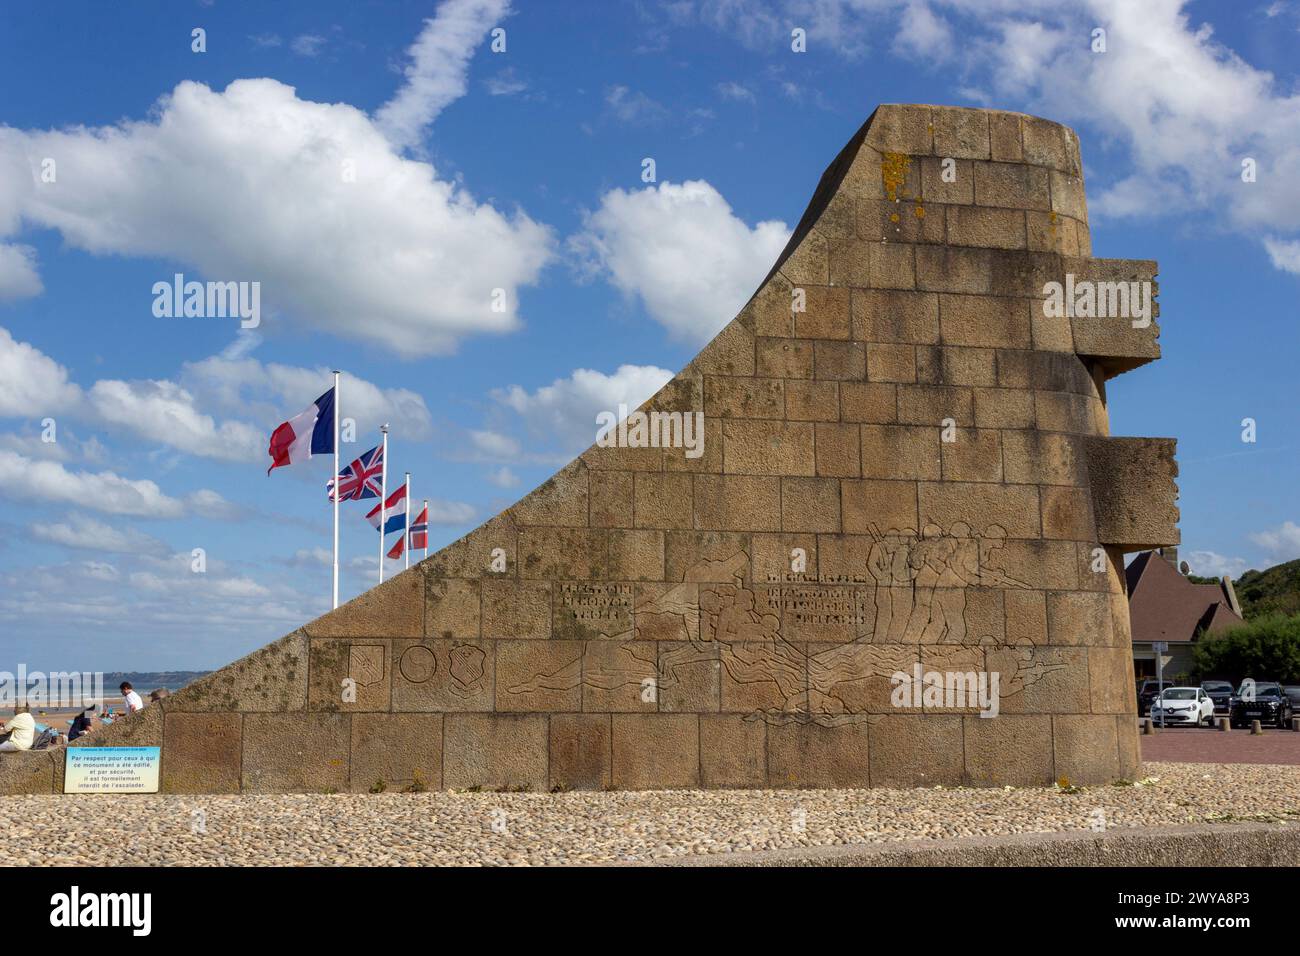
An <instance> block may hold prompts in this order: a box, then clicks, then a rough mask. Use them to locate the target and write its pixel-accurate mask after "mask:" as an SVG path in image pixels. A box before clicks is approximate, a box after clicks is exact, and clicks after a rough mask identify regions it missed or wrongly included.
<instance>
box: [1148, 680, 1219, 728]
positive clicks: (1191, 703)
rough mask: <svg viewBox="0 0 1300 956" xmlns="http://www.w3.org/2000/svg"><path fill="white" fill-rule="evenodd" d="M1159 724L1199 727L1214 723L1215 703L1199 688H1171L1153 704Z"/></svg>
mask: <svg viewBox="0 0 1300 956" xmlns="http://www.w3.org/2000/svg"><path fill="white" fill-rule="evenodd" d="M1151 719H1152V720H1154V721H1156V722H1157V723H1161V724H1165V725H1166V726H1167V725H1170V724H1174V725H1177V724H1184V725H1186V726H1189V727H1199V726H1201V725H1202V724H1204V725H1207V726H1208V725H1209V724H1212V723H1214V701H1212V700H1210V695H1209V694H1207V693H1206V692H1205V691H1203V690H1201V688H1199V687H1169V688H1167V689H1166V690H1165V692H1164V693H1163V694H1161V695H1160V696H1159V697H1157V698H1156V699H1155V701H1154V702H1153V703H1152V704H1151Z"/></svg>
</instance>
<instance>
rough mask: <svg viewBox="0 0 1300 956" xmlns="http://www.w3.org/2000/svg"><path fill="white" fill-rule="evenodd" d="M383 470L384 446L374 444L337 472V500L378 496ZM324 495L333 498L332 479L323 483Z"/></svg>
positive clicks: (357, 499) (356, 499)
mask: <svg viewBox="0 0 1300 956" xmlns="http://www.w3.org/2000/svg"><path fill="white" fill-rule="evenodd" d="M383 472H384V446H383V445H376V446H375V447H374V448H372V449H370V451H368V452H366V453H365V454H364V455H362V456H361V457H360V458H358V459H357V460H356V461H354V462H353V463H352V464H350V465H348V466H347V467H346V468H344V469H343V470H342V471H341V472H339V476H338V479H337V480H338V486H339V500H340V501H360V500H361V499H362V498H378V497H379V495H380V487H379V483H380V481H381V480H382V476H383ZM325 495H326V497H327V498H329V500H330V501H333V500H334V482H333V481H327V482H326V483H325Z"/></svg>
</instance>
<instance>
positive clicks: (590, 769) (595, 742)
mask: <svg viewBox="0 0 1300 956" xmlns="http://www.w3.org/2000/svg"><path fill="white" fill-rule="evenodd" d="M613 736H614V734H613V727H612V725H611V722H610V716H609V715H608V714H556V715H555V716H553V717H552V718H551V725H550V784H551V789H552V790H608V789H609V787H610V784H611V778H612V773H613V769H612V767H613V752H612V745H613Z"/></svg>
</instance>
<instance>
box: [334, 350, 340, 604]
mask: <svg viewBox="0 0 1300 956" xmlns="http://www.w3.org/2000/svg"><path fill="white" fill-rule="evenodd" d="M339 375H340V373H339V371H338V369H335V370H334V474H333V476H332V477H333V478H334V606H335V607H338V606H339V402H340V399H341V395H340V393H339Z"/></svg>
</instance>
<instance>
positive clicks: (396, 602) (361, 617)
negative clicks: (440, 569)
mask: <svg viewBox="0 0 1300 956" xmlns="http://www.w3.org/2000/svg"><path fill="white" fill-rule="evenodd" d="M303 631H304V632H305V633H306V634H307V636H308V637H419V636H420V635H422V634H423V633H424V574H423V572H422V570H421V569H419V568H412V569H411V570H409V571H403V572H402V573H401V574H399V575H397V577H394V578H389V579H388V580H387V581H385V582H384V583H383V584H381V585H379V586H378V587H374V588H371V589H370V590H369V591H364V592H362V593H361V594H359V595H357V596H356V597H355V598H353V599H352V600H351V601H349V602H348V603H347V604H344V605H343V606H341V607H339V608H337V609H335V610H333V611H330V612H329V613H328V614H324V615H322V616H320V617H318V618H316V620H314V621H312V622H311V623H310V624H307V625H306V626H304V627H303Z"/></svg>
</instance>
